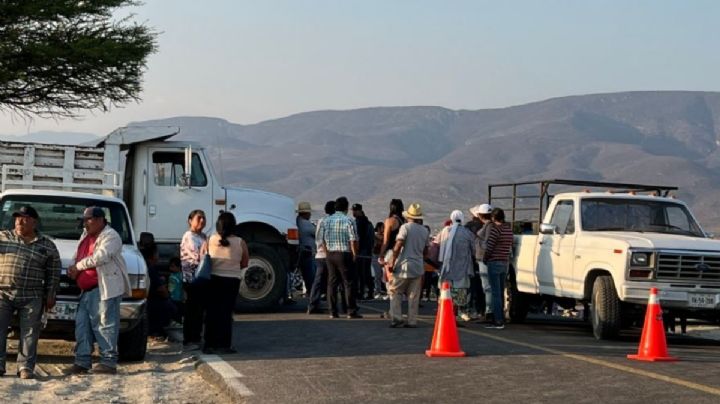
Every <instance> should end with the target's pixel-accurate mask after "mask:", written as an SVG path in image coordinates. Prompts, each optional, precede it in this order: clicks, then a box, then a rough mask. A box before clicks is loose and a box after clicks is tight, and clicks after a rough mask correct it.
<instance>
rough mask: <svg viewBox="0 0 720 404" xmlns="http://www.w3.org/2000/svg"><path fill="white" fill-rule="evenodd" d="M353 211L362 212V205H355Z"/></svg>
mask: <svg viewBox="0 0 720 404" xmlns="http://www.w3.org/2000/svg"><path fill="white" fill-rule="evenodd" d="M352 210H362V205H361V204H359V203H353V206H352Z"/></svg>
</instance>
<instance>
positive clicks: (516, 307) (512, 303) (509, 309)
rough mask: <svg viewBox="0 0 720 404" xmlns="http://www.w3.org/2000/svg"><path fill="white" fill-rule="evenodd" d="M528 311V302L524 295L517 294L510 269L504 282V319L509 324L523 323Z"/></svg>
mask: <svg viewBox="0 0 720 404" xmlns="http://www.w3.org/2000/svg"><path fill="white" fill-rule="evenodd" d="M528 310H529V301H528V299H527V297H526V296H525V295H524V293H522V292H519V291H518V289H517V283H516V281H515V273H514V272H513V270H512V269H510V271H509V272H508V276H507V279H506V280H505V319H506V320H508V321H509V322H511V323H516V324H520V323H523V322H525V318H526V317H527V314H528Z"/></svg>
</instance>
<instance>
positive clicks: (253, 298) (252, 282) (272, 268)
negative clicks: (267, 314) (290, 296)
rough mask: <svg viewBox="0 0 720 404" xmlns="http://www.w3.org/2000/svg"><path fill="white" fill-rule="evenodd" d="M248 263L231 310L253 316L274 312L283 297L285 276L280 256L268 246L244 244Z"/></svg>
mask: <svg viewBox="0 0 720 404" xmlns="http://www.w3.org/2000/svg"><path fill="white" fill-rule="evenodd" d="M248 250H250V262H249V264H248V268H247V271H245V277H244V278H243V281H242V283H241V284H240V292H239V294H238V298H237V301H236V304H235V308H236V309H237V310H239V311H244V312H257V311H263V310H269V309H272V308H274V307H275V306H276V305H277V304H278V303H279V301H280V299H281V298H282V297H283V293H284V291H285V280H286V276H287V272H286V270H285V265H283V260H282V259H281V258H280V254H279V253H278V252H277V251H276V250H275V249H274V248H271V247H270V246H268V245H266V244H259V243H248Z"/></svg>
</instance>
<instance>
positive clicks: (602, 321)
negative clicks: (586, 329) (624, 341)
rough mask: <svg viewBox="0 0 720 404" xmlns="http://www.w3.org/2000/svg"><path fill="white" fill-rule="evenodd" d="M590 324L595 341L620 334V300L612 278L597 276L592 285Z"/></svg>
mask: <svg viewBox="0 0 720 404" xmlns="http://www.w3.org/2000/svg"><path fill="white" fill-rule="evenodd" d="M590 310H591V315H590V322H591V324H592V329H593V334H594V335H595V338H596V339H611V338H615V337H617V336H618V334H619V333H620V325H621V324H620V322H621V316H620V299H619V298H618V295H617V292H616V291H615V285H614V284H613V280H612V277H610V276H608V275H603V276H598V277H597V278H596V279H595V283H593V292H592V304H591V308H590Z"/></svg>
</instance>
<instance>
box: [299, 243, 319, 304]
mask: <svg viewBox="0 0 720 404" xmlns="http://www.w3.org/2000/svg"><path fill="white" fill-rule="evenodd" d="M298 266H299V267H300V274H301V275H302V278H303V283H305V290H306V293H307V294H308V295H309V294H310V291H311V290H312V286H313V279H314V278H315V256H314V254H313V252H312V251H308V250H302V251H300V257H299V259H298Z"/></svg>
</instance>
